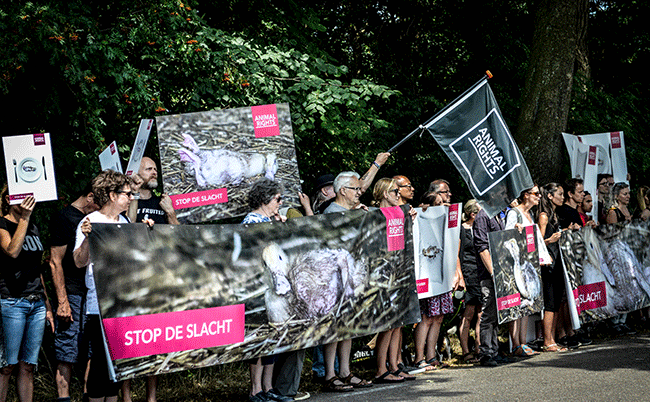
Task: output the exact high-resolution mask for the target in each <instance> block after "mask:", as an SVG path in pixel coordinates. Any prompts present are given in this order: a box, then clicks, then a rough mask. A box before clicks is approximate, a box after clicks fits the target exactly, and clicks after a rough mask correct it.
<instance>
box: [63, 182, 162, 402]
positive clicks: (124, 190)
mask: <svg viewBox="0 0 650 402" xmlns="http://www.w3.org/2000/svg"><path fill="white" fill-rule="evenodd" d="M131 183H132V181H131V178H130V177H128V176H125V175H124V174H122V173H118V172H115V171H113V170H104V171H103V172H101V173H100V174H99V175H97V177H95V178H94V179H93V181H92V188H93V195H94V199H95V203H96V204H97V205H98V206H99V210H98V211H95V212H93V213H91V214H89V215H87V216H86V217H85V218H84V219H83V220H82V221H81V222H80V223H79V226H78V227H77V234H76V241H75V247H74V251H73V254H72V255H73V257H74V262H75V265H76V266H77V268H85V269H86V287H87V288H88V293H87V296H86V316H87V320H86V321H87V325H86V333H87V334H88V338H89V339H90V344H91V349H92V350H93V351H94V353H93V356H92V359H91V360H90V370H89V372H88V380H87V382H86V384H87V385H86V387H87V390H88V397H89V400H90V401H91V402H92V401H97V402H101V401H117V396H118V393H119V390H120V386H121V383H120V382H113V381H112V380H111V379H110V377H109V369H108V365H109V364H111V362H109V361H108V360H107V355H106V353H105V352H104V351H105V348H104V342H105V341H104V336H103V334H102V326H101V325H102V324H101V322H100V318H99V317H100V315H99V314H100V312H99V304H98V301H97V291H96V288H95V280H94V277H93V263H92V261H91V259H90V252H89V245H88V236H89V235H90V232H91V231H92V224H93V223H113V224H120V223H121V224H125V223H130V221H129V220H128V218H126V217H125V216H124V215H122V214H123V213H124V212H126V211H127V210H128V208H129V204H130V203H131V200H132V199H133V192H132V191H131ZM148 223H149V224H150V225H152V224H153V222H148Z"/></svg>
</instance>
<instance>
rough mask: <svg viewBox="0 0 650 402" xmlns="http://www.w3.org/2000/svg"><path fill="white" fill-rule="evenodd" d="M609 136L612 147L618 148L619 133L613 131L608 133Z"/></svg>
mask: <svg viewBox="0 0 650 402" xmlns="http://www.w3.org/2000/svg"><path fill="white" fill-rule="evenodd" d="M609 138H610V141H611V143H612V149H616V148H620V147H621V133H620V132H618V131H616V132H613V133H609Z"/></svg>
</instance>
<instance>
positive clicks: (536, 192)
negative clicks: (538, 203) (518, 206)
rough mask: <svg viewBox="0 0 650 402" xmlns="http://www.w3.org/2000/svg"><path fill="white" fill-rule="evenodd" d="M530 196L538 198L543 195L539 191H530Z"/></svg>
mask: <svg viewBox="0 0 650 402" xmlns="http://www.w3.org/2000/svg"><path fill="white" fill-rule="evenodd" d="M528 194H532V195H534V196H537V197H539V196H540V195H541V193H540V192H539V191H529V192H528Z"/></svg>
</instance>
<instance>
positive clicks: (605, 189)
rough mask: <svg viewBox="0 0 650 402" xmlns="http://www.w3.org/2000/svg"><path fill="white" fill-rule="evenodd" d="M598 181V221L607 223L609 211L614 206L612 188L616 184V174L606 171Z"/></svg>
mask: <svg viewBox="0 0 650 402" xmlns="http://www.w3.org/2000/svg"><path fill="white" fill-rule="evenodd" d="M596 183H598V189H597V192H598V222H600V223H605V220H607V211H609V208H610V207H611V206H612V199H611V189H612V186H613V185H614V176H612V175H611V174H604V173H603V174H599V175H598V176H597V178H596Z"/></svg>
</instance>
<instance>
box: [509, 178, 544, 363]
mask: <svg viewBox="0 0 650 402" xmlns="http://www.w3.org/2000/svg"><path fill="white" fill-rule="evenodd" d="M540 199H541V194H540V192H539V187H538V186H534V187H533V188H530V189H528V190H524V191H522V192H521V194H520V195H519V198H517V206H516V207H514V208H511V209H510V210H508V212H507V213H506V224H505V229H506V230H507V229H515V228H517V229H519V231H520V232H521V231H522V229H523V228H524V227H526V226H533V225H535V219H533V215H532V214H531V209H532V208H533V207H536V206H537V205H539V201H540ZM537 240H538V241H537V244H538V251H539V253H540V256H541V255H542V254H543V253H546V255H548V251H547V250H546V246H545V245H544V240H543V239H542V237H541V234H540V233H539V231H537ZM508 329H509V331H510V339H511V340H512V347H513V349H512V353H513V354H514V355H515V356H533V355H537V354H539V352H535V351H533V349H531V348H530V347H529V346H528V345H526V333H527V330H528V317H527V316H526V317H521V318H519V319H517V320H514V321H511V322H510V324H509V326H508Z"/></svg>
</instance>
